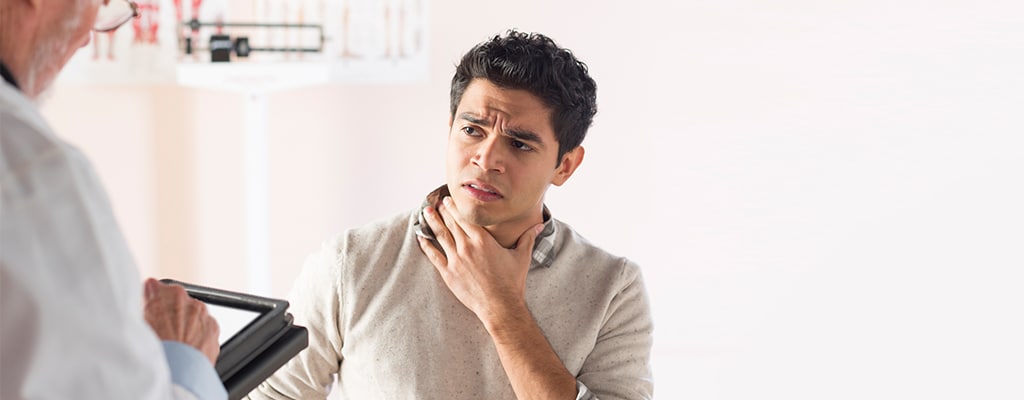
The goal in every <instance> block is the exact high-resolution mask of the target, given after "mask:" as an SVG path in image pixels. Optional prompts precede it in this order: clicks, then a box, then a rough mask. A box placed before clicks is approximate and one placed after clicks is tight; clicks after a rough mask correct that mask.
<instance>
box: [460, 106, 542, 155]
mask: <svg viewBox="0 0 1024 400" xmlns="http://www.w3.org/2000/svg"><path fill="white" fill-rule="evenodd" d="M459 118H460V119H463V120H466V121H468V122H470V123H473V124H477V125H490V124H491V121H490V120H489V119H487V118H481V117H479V116H477V115H475V114H471V113H462V114H459ZM503 134H504V135H505V136H509V137H511V138H514V139H516V140H520V141H523V142H530V143H533V144H534V145H535V146H537V147H543V145H544V142H543V141H541V140H540V135H538V134H536V133H534V132H532V131H529V130H526V129H519V128H512V127H510V128H507V129H505V130H504V132H503Z"/></svg>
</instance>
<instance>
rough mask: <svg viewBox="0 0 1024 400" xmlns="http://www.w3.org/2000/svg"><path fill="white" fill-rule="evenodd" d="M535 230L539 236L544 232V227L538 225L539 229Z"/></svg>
mask: <svg viewBox="0 0 1024 400" xmlns="http://www.w3.org/2000/svg"><path fill="white" fill-rule="evenodd" d="M533 230H534V231H535V232H536V233H537V234H538V235H539V234H540V231H543V230H544V225H537V227H536V228H533Z"/></svg>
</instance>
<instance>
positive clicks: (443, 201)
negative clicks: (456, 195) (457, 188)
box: [441, 196, 452, 205]
mask: <svg viewBox="0 0 1024 400" xmlns="http://www.w3.org/2000/svg"><path fill="white" fill-rule="evenodd" d="M441 202H442V203H444V205H449V204H451V202H452V198H451V197H447V196H445V198H444V200H441Z"/></svg>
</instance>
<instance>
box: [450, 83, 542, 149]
mask: <svg viewBox="0 0 1024 400" xmlns="http://www.w3.org/2000/svg"><path fill="white" fill-rule="evenodd" d="M455 118H457V119H461V120H464V121H469V122H472V123H476V124H484V125H492V124H494V123H496V122H500V123H501V124H502V125H503V126H511V127H518V128H522V129H527V130H531V131H534V132H536V133H537V134H539V135H541V136H549V135H550V139H551V140H554V129H553V128H552V126H551V110H550V109H549V108H548V107H547V106H545V105H544V103H543V101H541V99H540V98H539V97H537V96H535V95H533V94H532V93H530V92H528V91H526V90H523V89H507V88H502V87H499V86H497V85H494V84H492V83H490V82H489V81H487V80H485V79H474V80H473V81H472V82H470V84H469V87H467V88H466V91H465V92H463V96H462V99H460V101H459V106H458V107H457V109H456V115H455ZM545 133H546V134H545Z"/></svg>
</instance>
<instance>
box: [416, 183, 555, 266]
mask: <svg viewBox="0 0 1024 400" xmlns="http://www.w3.org/2000/svg"><path fill="white" fill-rule="evenodd" d="M445 196H451V193H449V192H448V185H441V187H439V188H437V189H434V191H433V192H430V194H428V195H427V198H426V199H424V200H423V204H422V205H421V206H420V208H419V209H418V210H416V211H414V214H415V215H416V222H415V223H413V230H414V232H415V233H416V235H417V236H422V237H425V238H427V239H429V240H430V241H432V242H434V244H435V245H437V240H436V239H435V238H434V232H433V231H431V230H430V227H429V226H427V222H426V220H425V219H423V209H424V208H425V207H427V206H428V205H433V206H435V207H436V206H437V204H439V203H440V202H441V199H443V198H444V197H445ZM543 218H544V230H542V231H541V232H540V234H539V235H537V240H535V241H534V243H533V262H531V263H530V269H534V268H537V267H544V268H547V267H550V266H551V263H552V262H553V261H554V260H555V253H556V250H555V236H557V235H556V233H557V232H555V231H556V230H557V228H555V223H554V222H552V219H551V211H549V210H548V206H546V205H545V206H544V214H543ZM442 251H443V250H442Z"/></svg>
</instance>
